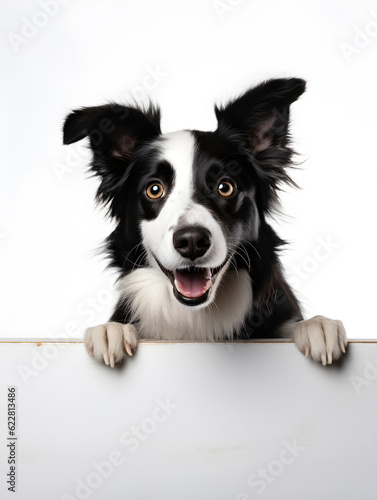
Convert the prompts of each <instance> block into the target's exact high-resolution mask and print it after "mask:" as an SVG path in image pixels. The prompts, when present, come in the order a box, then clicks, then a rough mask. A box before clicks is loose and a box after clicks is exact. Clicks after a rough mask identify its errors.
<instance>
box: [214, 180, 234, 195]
mask: <svg viewBox="0 0 377 500" xmlns="http://www.w3.org/2000/svg"><path fill="white" fill-rule="evenodd" d="M234 189H235V185H234V184H233V183H232V182H230V181H226V180H222V181H220V182H219V185H218V186H217V191H218V193H219V194H220V195H221V196H223V197H224V198H229V196H231V195H232V194H233V193H234Z"/></svg>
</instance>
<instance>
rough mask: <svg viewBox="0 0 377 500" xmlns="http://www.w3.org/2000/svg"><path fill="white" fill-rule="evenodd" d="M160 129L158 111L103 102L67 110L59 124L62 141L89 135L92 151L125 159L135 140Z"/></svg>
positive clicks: (130, 154) (148, 135)
mask: <svg viewBox="0 0 377 500" xmlns="http://www.w3.org/2000/svg"><path fill="white" fill-rule="evenodd" d="M160 133H161V130H160V111H159V109H158V108H155V107H153V106H152V105H151V106H149V108H148V109H146V110H141V109H138V108H133V107H127V106H121V105H119V104H115V103H114V104H107V105H105V106H96V107H89V108H81V109H77V110H75V111H73V112H72V113H71V114H69V115H68V116H67V118H66V120H65V123H64V127H63V143H64V144H72V143H73V142H77V141H79V140H81V139H83V138H84V137H86V136H89V139H90V146H91V148H92V150H93V152H94V154H95V155H96V154H97V155H98V154H99V155H101V156H105V157H107V158H111V157H115V158H119V159H123V160H129V159H130V158H131V156H132V152H133V149H134V147H135V143H136V142H137V141H138V140H141V139H146V138H149V137H156V136H158V135H159V134H160Z"/></svg>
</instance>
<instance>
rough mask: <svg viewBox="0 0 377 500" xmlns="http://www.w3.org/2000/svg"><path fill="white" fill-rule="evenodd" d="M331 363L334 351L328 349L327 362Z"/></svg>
mask: <svg viewBox="0 0 377 500" xmlns="http://www.w3.org/2000/svg"><path fill="white" fill-rule="evenodd" d="M331 363H332V352H331V351H328V352H327V364H328V365H331Z"/></svg>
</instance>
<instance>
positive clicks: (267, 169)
mask: <svg viewBox="0 0 377 500" xmlns="http://www.w3.org/2000/svg"><path fill="white" fill-rule="evenodd" d="M304 90H305V82H304V81H303V80H301V79H297V78H289V79H276V80H269V81H267V82H264V83H262V84H260V85H258V86H256V87H254V88H252V89H250V90H249V91H247V92H246V93H245V94H243V95H242V96H240V97H239V98H237V99H235V100H233V101H231V102H230V103H228V104H227V105H226V106H224V107H221V108H218V107H216V108H215V112H216V117H217V120H218V127H217V129H216V130H215V131H214V132H202V131H197V130H184V131H179V132H174V133H169V134H162V133H161V130H160V112H159V110H158V109H157V108H156V107H153V106H152V105H151V106H150V107H149V108H148V109H142V108H138V107H135V106H134V107H131V106H122V105H119V104H115V103H114V104H108V105H104V106H99V107H89V108H82V109H79V110H76V111H74V112H72V113H71V114H70V115H69V116H68V117H67V119H66V121H65V124H64V143H65V144H71V143H73V142H76V141H78V140H81V139H83V138H84V137H86V136H89V139H90V146H91V149H92V151H93V161H92V164H91V170H92V171H93V172H94V173H95V174H96V175H97V176H98V177H99V178H100V185H99V188H98V192H97V201H99V202H101V203H102V204H104V205H106V206H107V207H108V210H109V215H110V216H111V217H112V218H114V219H115V221H116V229H115V230H114V232H113V233H112V234H111V235H110V236H109V237H108V239H107V240H106V249H107V252H108V255H109V257H110V259H111V265H112V266H115V267H116V268H118V269H119V272H120V279H119V291H120V298H119V302H118V305H117V307H116V310H115V311H114V314H113V316H112V317H111V319H110V321H109V323H106V324H104V325H101V326H97V327H93V328H89V329H88V330H87V332H86V336H85V343H86V347H87V349H88V351H89V353H90V354H91V355H93V356H94V357H95V358H96V359H97V360H103V361H104V362H105V363H106V364H107V365H110V366H112V367H113V366H114V365H115V363H118V362H120V361H121V360H122V359H123V358H124V357H126V355H127V354H128V355H132V350H133V349H135V348H136V346H137V343H138V339H139V338H142V339H159V340H189V341H211V342H213V341H224V340H236V339H249V338H268V337H270V338H271V337H278V336H284V337H292V338H294V340H295V342H296V344H297V346H298V348H299V349H300V350H301V351H302V352H303V353H304V354H305V355H306V356H311V357H312V358H313V359H314V360H316V361H321V362H322V363H323V364H329V363H331V362H332V360H334V359H337V358H339V357H340V356H341V355H342V352H343V353H344V352H345V349H346V345H347V339H346V333H345V330H344V327H343V325H342V323H341V322H340V321H337V320H330V319H327V318H325V317H322V316H316V317H314V318H312V319H310V320H303V318H302V315H301V312H300V307H299V304H298V302H297V300H296V298H295V296H294V294H293V292H292V290H291V289H290V288H289V286H288V284H287V282H286V281H285V279H284V276H283V271H282V268H281V264H280V261H279V258H278V252H279V248H280V247H281V246H282V245H283V243H284V242H283V241H282V240H281V239H280V238H279V237H278V236H277V235H276V233H275V232H274V231H273V229H272V228H271V226H270V225H269V224H268V223H267V222H266V217H267V216H268V215H270V214H271V211H272V209H273V208H274V205H275V204H276V202H277V193H278V190H279V188H280V186H281V184H282V183H290V184H293V181H292V180H291V179H290V177H289V175H288V173H287V167H289V166H291V164H292V155H293V150H292V149H291V148H290V146H289V133H288V125H289V108H290V105H291V104H292V103H293V102H294V101H295V100H296V99H297V98H298V97H299V96H300V95H301V94H302V93H303V92H304Z"/></svg>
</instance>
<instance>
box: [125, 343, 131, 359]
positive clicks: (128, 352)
mask: <svg viewBox="0 0 377 500" xmlns="http://www.w3.org/2000/svg"><path fill="white" fill-rule="evenodd" d="M125 348H126V353H127V354H128V355H129V356H133V353H132V349H131V346H130V344H127V342H125Z"/></svg>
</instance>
